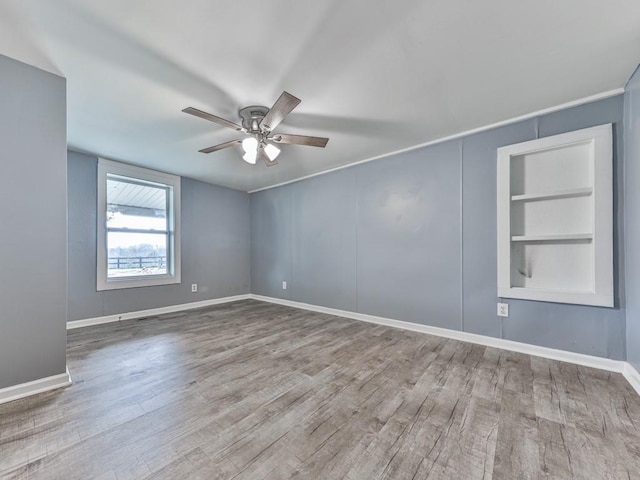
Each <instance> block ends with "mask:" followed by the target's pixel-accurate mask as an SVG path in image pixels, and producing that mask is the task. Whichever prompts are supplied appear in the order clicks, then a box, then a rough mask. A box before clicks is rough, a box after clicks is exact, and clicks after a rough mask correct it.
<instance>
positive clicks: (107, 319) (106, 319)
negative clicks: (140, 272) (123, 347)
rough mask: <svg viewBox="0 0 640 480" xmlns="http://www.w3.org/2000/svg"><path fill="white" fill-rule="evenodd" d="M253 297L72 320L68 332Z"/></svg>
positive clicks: (246, 295) (192, 303) (220, 299)
mask: <svg viewBox="0 0 640 480" xmlns="http://www.w3.org/2000/svg"><path fill="white" fill-rule="evenodd" d="M249 298H251V295H250V294H248V293H245V294H243V295H234V296H231V297H221V298H212V299H211V300H203V301H200V302H191V303H179V304H177V305H169V306H167V307H159V308H150V309H148V310H138V311H136V312H126V313H119V314H116V315H105V316H103V317H93V318H85V319H82V320H71V321H69V322H67V330H73V329H75V328H82V327H89V326H91V325H102V324H103V323H113V322H121V321H125V320H134V319H136V318H143V317H154V316H156V315H162V314H165V313H175V312H181V311H183V310H193V309H194V308H202V307H209V306H212V305H219V304H222V303H229V302H236V301H238V300H247V299H249Z"/></svg>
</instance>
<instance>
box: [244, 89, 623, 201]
mask: <svg viewBox="0 0 640 480" xmlns="http://www.w3.org/2000/svg"><path fill="white" fill-rule="evenodd" d="M624 91H625V89H624V88H614V89H613V90H608V91H606V92H601V93H597V94H595V95H590V96H588V97H584V98H579V99H577V100H573V101H571V102H566V103H562V104H560V105H556V106H554V107H549V108H544V109H542V110H537V111H535V112H530V113H526V114H524V115H520V116H518V117H513V118H509V119H507V120H501V121H499V122H495V123H491V124H489V125H484V126H481V127H477V128H473V129H471V130H466V131H464V132H460V133H455V134H453V135H449V136H447V137H442V138H436V139H435V140H431V141H428V142H425V143H420V144H418V145H414V146H412V147H407V148H402V149H400V150H394V151H393V152H389V153H383V154H382V155H377V156H375V157H370V158H365V159H364V160H359V161H357V162H353V163H349V164H347V165H340V166H339V167H335V168H330V169H329V170H323V171H321V172H317V173H312V174H311V175H305V176H304V177H299V178H294V179H293V180H287V181H286V182H281V183H276V184H274V185H269V186H267V187H261V188H256V189H255V190H249V191H248V192H247V193H256V192H261V191H262V190H269V189H271V188H277V187H282V186H283V185H288V184H290V183H296V182H300V181H302V180H306V179H308V178H313V177H317V176H319V175H325V174H327V173H331V172H335V171H338V170H342V169H344V168H349V167H354V166H356V165H360V164H361V163H367V162H371V161H373V160H379V159H381V158H386V157H392V156H394V155H398V154H400V153H406V152H411V151H413V150H417V149H419V148H424V147H430V146H431V145H437V144H438V143H444V142H448V141H450V140H456V139H459V138H463V137H468V136H470V135H475V134H476V133H480V132H485V131H487V130H492V129H494V128H499V127H504V126H506V125H511V124H513V123H518V122H522V121H524V120H529V119H531V118H535V117H540V116H542V115H548V114H550V113H554V112H559V111H560V110H566V109H567V108H572V107H578V106H580V105H586V104H587V103H593V102H597V101H598V100H605V99H607V98H611V97H615V96H616V95H621V94H623V93H624Z"/></svg>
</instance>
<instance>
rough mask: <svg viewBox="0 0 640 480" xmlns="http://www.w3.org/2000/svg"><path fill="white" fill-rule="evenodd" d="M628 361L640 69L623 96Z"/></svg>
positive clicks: (639, 285)
mask: <svg viewBox="0 0 640 480" xmlns="http://www.w3.org/2000/svg"><path fill="white" fill-rule="evenodd" d="M624 100H625V119H624V120H625V122H624V123H625V132H624V138H625V182H626V189H625V194H626V197H625V208H626V218H625V222H626V223H625V245H626V256H627V263H626V274H627V284H626V286H627V360H628V361H629V363H631V364H632V365H633V366H634V367H635V368H636V369H637V370H640V191H639V190H638V189H639V187H640V69H638V70H636V73H635V74H634V75H633V77H631V80H629V83H628V84H627V88H626V92H625V96H624Z"/></svg>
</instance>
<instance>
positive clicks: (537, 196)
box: [511, 187, 593, 202]
mask: <svg viewBox="0 0 640 480" xmlns="http://www.w3.org/2000/svg"><path fill="white" fill-rule="evenodd" d="M592 193H593V187H585V188H571V189H569V190H560V191H558V192H549V193H525V194H523V195H512V196H511V201H512V202H526V201H535V200H555V199H559V198H575V197H588V196H589V195H591V194H592Z"/></svg>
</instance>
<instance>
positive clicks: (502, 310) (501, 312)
mask: <svg viewBox="0 0 640 480" xmlns="http://www.w3.org/2000/svg"><path fill="white" fill-rule="evenodd" d="M498 316H499V317H508V316H509V304H508V303H499V304H498Z"/></svg>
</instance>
